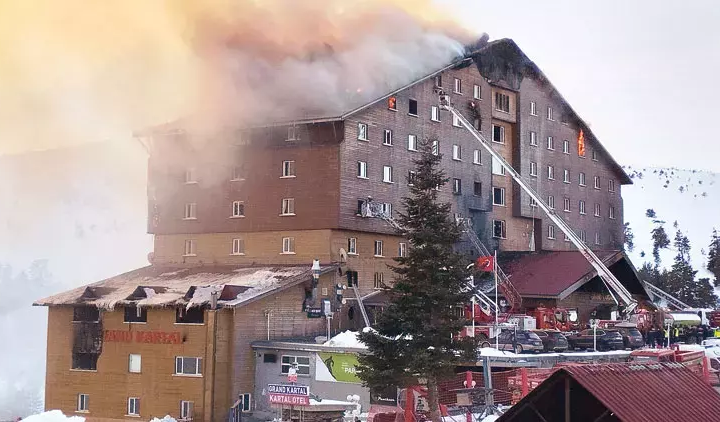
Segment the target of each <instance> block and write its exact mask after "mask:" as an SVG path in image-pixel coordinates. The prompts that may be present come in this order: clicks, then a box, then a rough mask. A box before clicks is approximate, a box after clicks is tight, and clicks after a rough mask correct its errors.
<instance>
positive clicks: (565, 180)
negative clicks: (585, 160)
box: [563, 169, 570, 183]
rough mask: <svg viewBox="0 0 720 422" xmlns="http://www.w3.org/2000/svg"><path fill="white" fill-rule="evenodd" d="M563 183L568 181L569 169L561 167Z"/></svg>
mask: <svg viewBox="0 0 720 422" xmlns="http://www.w3.org/2000/svg"><path fill="white" fill-rule="evenodd" d="M563 183H570V170H568V169H563Z"/></svg>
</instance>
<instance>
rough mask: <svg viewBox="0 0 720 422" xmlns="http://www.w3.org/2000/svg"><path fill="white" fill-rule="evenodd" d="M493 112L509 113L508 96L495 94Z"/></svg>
mask: <svg viewBox="0 0 720 422" xmlns="http://www.w3.org/2000/svg"><path fill="white" fill-rule="evenodd" d="M495 110H498V111H503V112H505V113H510V96H508V95H505V94H502V93H500V92H496V93H495Z"/></svg>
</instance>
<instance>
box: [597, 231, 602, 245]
mask: <svg viewBox="0 0 720 422" xmlns="http://www.w3.org/2000/svg"><path fill="white" fill-rule="evenodd" d="M595 244H596V245H602V242H601V241H600V232H595Z"/></svg>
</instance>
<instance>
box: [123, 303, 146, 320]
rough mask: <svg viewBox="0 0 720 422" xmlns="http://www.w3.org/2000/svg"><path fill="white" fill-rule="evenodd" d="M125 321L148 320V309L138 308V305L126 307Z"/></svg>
mask: <svg viewBox="0 0 720 422" xmlns="http://www.w3.org/2000/svg"><path fill="white" fill-rule="evenodd" d="M123 321H124V322H130V323H132V322H147V309H146V308H138V307H136V306H126V307H125V319H124V320H123Z"/></svg>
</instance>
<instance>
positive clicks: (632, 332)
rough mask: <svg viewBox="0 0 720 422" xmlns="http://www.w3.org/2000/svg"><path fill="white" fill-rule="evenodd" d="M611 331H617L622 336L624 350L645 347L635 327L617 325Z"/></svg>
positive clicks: (643, 340)
mask: <svg viewBox="0 0 720 422" xmlns="http://www.w3.org/2000/svg"><path fill="white" fill-rule="evenodd" d="M613 329H614V330H617V331H618V332H619V333H620V335H621V336H622V338H623V344H624V346H625V348H626V349H633V350H635V349H639V348H641V347H643V346H645V339H644V338H643V336H642V334H641V333H640V330H638V329H637V327H635V325H631V326H624V325H623V324H617V325H615V326H614V327H613Z"/></svg>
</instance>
